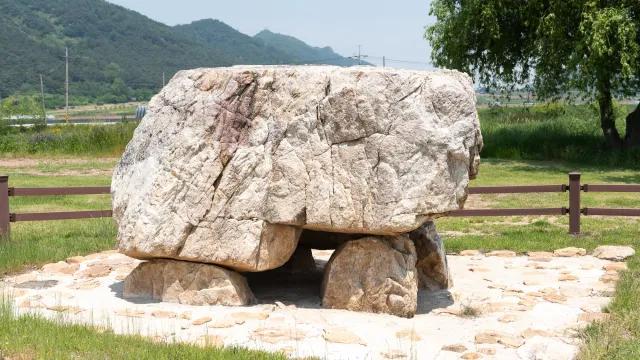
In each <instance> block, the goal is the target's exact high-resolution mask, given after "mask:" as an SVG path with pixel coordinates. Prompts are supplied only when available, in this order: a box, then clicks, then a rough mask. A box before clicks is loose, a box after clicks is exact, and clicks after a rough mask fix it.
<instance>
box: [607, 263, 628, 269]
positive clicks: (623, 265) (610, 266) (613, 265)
mask: <svg viewBox="0 0 640 360" xmlns="http://www.w3.org/2000/svg"><path fill="white" fill-rule="evenodd" d="M602 269H603V270H605V271H623V270H627V263H623V262H615V263H611V264H607V265H605V266H603V267H602Z"/></svg>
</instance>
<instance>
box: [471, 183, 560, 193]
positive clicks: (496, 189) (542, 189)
mask: <svg viewBox="0 0 640 360" xmlns="http://www.w3.org/2000/svg"><path fill="white" fill-rule="evenodd" d="M566 191H567V185H564V184H562V185H527V186H476V187H470V188H469V195H475V194H526V193H550V192H566Z"/></svg>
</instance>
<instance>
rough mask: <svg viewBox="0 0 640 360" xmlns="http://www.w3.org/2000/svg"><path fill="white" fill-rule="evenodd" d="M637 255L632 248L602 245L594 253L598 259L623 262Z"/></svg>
mask: <svg viewBox="0 0 640 360" xmlns="http://www.w3.org/2000/svg"><path fill="white" fill-rule="evenodd" d="M635 253H636V251H635V250H633V248H632V247H631V246H612V245H601V246H598V247H597V248H596V249H595V250H594V251H593V256H595V257H597V258H598V259H605V260H613V261H623V260H624V259H626V258H628V257H631V256H633V255H634V254H635Z"/></svg>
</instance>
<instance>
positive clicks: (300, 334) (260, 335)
mask: <svg viewBox="0 0 640 360" xmlns="http://www.w3.org/2000/svg"><path fill="white" fill-rule="evenodd" d="M305 336H306V333H305V332H304V331H302V330H300V329H291V328H279V327H272V328H260V329H257V330H255V331H254V332H253V333H252V334H251V339H253V340H257V341H262V342H267V343H270V344H277V343H279V342H283V341H299V340H302V339H304V338H305Z"/></svg>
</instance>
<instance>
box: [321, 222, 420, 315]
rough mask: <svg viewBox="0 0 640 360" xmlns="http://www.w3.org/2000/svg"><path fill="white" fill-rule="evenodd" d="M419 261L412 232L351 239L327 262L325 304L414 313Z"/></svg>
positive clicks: (355, 308)
mask: <svg viewBox="0 0 640 360" xmlns="http://www.w3.org/2000/svg"><path fill="white" fill-rule="evenodd" d="M415 264H416V250H415V247H414V245H413V242H412V241H411V240H410V239H409V236H408V235H396V236H384V237H380V236H369V237H365V238H362V239H358V240H352V241H348V242H346V243H345V244H343V245H341V246H340V247H339V248H338V249H337V250H336V251H335V252H334V253H333V255H332V256H331V259H330V260H329V262H328V263H327V266H326V268H325V274H324V278H323V281H322V288H321V295H322V305H323V306H324V307H327V308H332V309H346V310H352V311H363V312H374V313H387V314H392V315H396V316H403V317H407V318H410V317H413V315H414V314H415V312H416V308H417V293H418V281H417V278H416V268H415Z"/></svg>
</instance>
